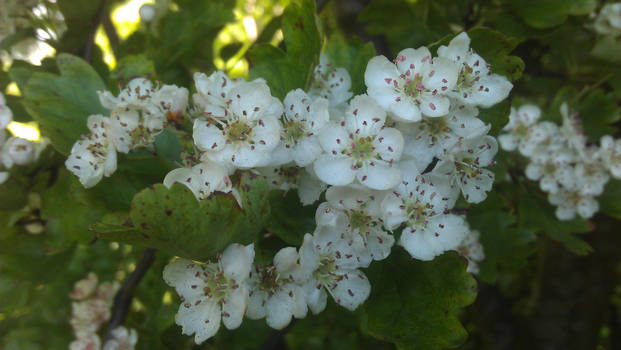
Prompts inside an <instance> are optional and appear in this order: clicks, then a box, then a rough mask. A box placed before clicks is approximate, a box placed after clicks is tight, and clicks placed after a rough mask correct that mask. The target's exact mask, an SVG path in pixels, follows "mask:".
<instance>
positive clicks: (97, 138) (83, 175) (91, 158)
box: [65, 78, 188, 188]
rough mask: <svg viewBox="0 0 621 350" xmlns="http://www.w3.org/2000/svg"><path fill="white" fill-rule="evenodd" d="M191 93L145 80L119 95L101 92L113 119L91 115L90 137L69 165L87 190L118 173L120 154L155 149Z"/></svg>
mask: <svg viewBox="0 0 621 350" xmlns="http://www.w3.org/2000/svg"><path fill="white" fill-rule="evenodd" d="M187 96H188V91H187V89H185V88H180V87H177V86H175V85H163V86H161V87H155V86H153V83H152V82H151V81H149V80H147V79H144V78H136V79H133V80H132V81H130V82H129V83H128V84H127V86H126V87H125V89H123V90H122V91H121V92H120V93H119V95H118V96H116V97H115V96H114V95H113V94H112V93H111V92H110V91H99V100H100V102H101V104H102V106H103V107H105V108H107V109H109V110H111V112H110V116H104V115H99V114H97V115H91V116H89V117H88V120H87V127H88V130H89V132H90V133H89V134H88V135H83V136H82V138H81V139H80V140H78V141H77V142H75V143H74V144H73V147H72V148H71V154H70V155H69V157H68V158H67V161H66V162H65V165H66V167H67V169H69V171H71V172H72V173H73V174H74V175H76V176H77V177H78V178H79V180H80V182H81V183H82V185H84V187H86V188H89V187H93V186H95V185H96V184H97V183H98V182H99V181H101V179H102V178H103V177H104V176H111V175H112V174H113V173H114V172H115V171H116V163H117V152H120V153H129V152H130V151H132V150H134V149H137V148H140V147H147V148H148V147H152V146H153V142H154V139H155V136H157V135H159V134H160V133H161V132H162V131H163V130H164V129H165V128H166V125H167V120H168V119H173V120H174V119H175V118H176V117H175V116H176V115H178V114H181V113H183V111H185V109H186V104H187Z"/></svg>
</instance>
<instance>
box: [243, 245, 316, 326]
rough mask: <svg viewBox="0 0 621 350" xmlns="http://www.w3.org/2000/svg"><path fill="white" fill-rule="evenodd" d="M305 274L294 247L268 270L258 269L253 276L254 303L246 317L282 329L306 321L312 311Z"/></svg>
mask: <svg viewBox="0 0 621 350" xmlns="http://www.w3.org/2000/svg"><path fill="white" fill-rule="evenodd" d="M303 282H304V273H303V271H302V267H301V266H300V264H299V255H298V252H297V250H296V249H295V248H294V247H287V248H283V249H281V250H280V251H278V253H276V255H275V256H274V262H273V264H272V265H268V266H256V267H255V268H254V269H253V270H252V272H250V278H249V279H248V285H249V288H250V299H249V300H248V310H246V317H248V318H250V319H253V320H258V319H261V318H263V317H265V318H266V321H267V324H268V326H270V327H272V328H274V329H282V328H284V327H285V326H287V325H288V324H289V323H290V322H291V319H292V318H293V317H295V318H298V319H299V318H304V317H306V313H307V310H308V307H307V305H306V294H305V292H304V289H303V288H302V286H301V285H302V283H303Z"/></svg>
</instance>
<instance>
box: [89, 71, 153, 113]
mask: <svg viewBox="0 0 621 350" xmlns="http://www.w3.org/2000/svg"><path fill="white" fill-rule="evenodd" d="M154 92H155V88H154V87H153V83H152V82H151V81H150V80H148V79H145V78H135V79H132V80H131V81H130V82H129V83H128V84H127V86H126V87H125V88H124V89H123V90H121V92H120V93H119V96H117V97H114V95H112V93H111V92H110V91H97V94H98V95H99V102H100V103H101V105H102V106H104V107H105V108H107V109H110V110H114V109H117V108H118V109H126V108H131V109H142V108H155V107H156V106H155V105H154V104H153V103H152V102H151V95H153V93H154Z"/></svg>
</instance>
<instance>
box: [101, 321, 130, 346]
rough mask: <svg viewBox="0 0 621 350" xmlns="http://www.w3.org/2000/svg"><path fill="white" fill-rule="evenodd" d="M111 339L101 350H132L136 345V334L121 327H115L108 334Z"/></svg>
mask: <svg viewBox="0 0 621 350" xmlns="http://www.w3.org/2000/svg"><path fill="white" fill-rule="evenodd" d="M110 333H111V334H112V339H110V340H108V341H107V342H106V343H105V344H104V346H103V350H134V347H135V346H136V343H138V333H136V330H135V329H129V330H128V329H127V328H125V327H123V326H119V327H116V328H115V329H113V330H112V332H110Z"/></svg>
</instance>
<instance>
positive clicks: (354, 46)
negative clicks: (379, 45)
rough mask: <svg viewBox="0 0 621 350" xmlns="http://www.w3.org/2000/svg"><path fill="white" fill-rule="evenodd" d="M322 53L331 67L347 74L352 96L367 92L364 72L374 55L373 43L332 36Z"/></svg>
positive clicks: (339, 35)
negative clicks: (349, 77) (344, 70)
mask: <svg viewBox="0 0 621 350" xmlns="http://www.w3.org/2000/svg"><path fill="white" fill-rule="evenodd" d="M324 51H325V54H326V55H327V56H328V58H329V59H330V62H331V63H332V64H333V66H335V67H343V68H345V69H346V70H347V72H349V75H350V76H351V90H352V91H353V93H354V96H355V95H360V94H364V93H365V92H366V91H367V87H366V85H365V83H364V72H365V70H366V69H367V63H368V62H369V60H370V59H371V58H373V57H375V55H376V52H375V46H373V43H370V42H369V43H364V42H363V41H362V40H360V39H359V38H357V37H354V38H352V39H350V40H345V38H344V37H343V36H342V35H341V34H334V35H332V36H331V37H330V38H329V39H328V41H327V42H326V47H325V49H324Z"/></svg>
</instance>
